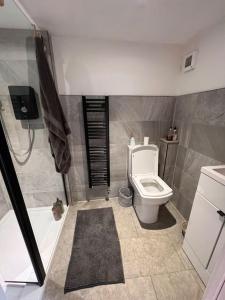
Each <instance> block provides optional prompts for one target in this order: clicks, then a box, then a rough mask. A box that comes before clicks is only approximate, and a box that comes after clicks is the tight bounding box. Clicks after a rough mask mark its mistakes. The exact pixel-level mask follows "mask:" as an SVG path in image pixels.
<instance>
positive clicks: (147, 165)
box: [131, 144, 159, 176]
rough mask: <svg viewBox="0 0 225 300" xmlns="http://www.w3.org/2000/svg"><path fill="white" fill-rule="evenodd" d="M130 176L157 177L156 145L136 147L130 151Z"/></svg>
mask: <svg viewBox="0 0 225 300" xmlns="http://www.w3.org/2000/svg"><path fill="white" fill-rule="evenodd" d="M131 155H132V163H131V165H132V174H133V175H138V174H152V175H155V176H157V175H158V155H159V149H158V147H157V146H156V145H153V144H152V145H138V146H135V147H134V148H133V149H132V153H131Z"/></svg>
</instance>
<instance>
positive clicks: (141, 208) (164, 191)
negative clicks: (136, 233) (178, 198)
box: [128, 144, 173, 224]
mask: <svg viewBox="0 0 225 300" xmlns="http://www.w3.org/2000/svg"><path fill="white" fill-rule="evenodd" d="M128 153H129V154H128V177H129V181H130V183H131V185H132V187H133V189H134V201H133V205H134V209H135V211H136V213H137V216H138V218H139V220H140V221H141V222H143V223H148V224H150V223H155V222H156V221H157V219H158V212H159V206H160V205H161V204H164V203H166V202H167V201H168V200H169V199H170V197H171V196H172V195H173V191H172V189H171V188H170V187H169V186H168V185H167V184H166V183H165V182H164V181H163V180H162V179H161V178H160V177H159V176H158V157H159V149H158V147H157V146H156V145H153V144H152V145H136V146H128Z"/></svg>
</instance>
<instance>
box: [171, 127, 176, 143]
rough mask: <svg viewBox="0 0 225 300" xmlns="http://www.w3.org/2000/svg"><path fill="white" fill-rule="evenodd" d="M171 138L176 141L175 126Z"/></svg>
mask: <svg viewBox="0 0 225 300" xmlns="http://www.w3.org/2000/svg"><path fill="white" fill-rule="evenodd" d="M172 140H173V141H176V140H177V128H176V127H174V129H173V137H172Z"/></svg>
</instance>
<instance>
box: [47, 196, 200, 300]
mask: <svg viewBox="0 0 225 300" xmlns="http://www.w3.org/2000/svg"><path fill="white" fill-rule="evenodd" d="M108 206H111V207H113V211H114V216H115V220H116V226H117V231H118V235H119V239H120V244H121V250H122V258H123V267H124V273H125V281H126V283H125V284H114V285H104V286H98V287H94V288H89V289H83V290H79V291H75V292H72V293H68V294H66V295H64V294H63V288H64V282H65V276H66V272H67V267H68V263H69V258H70V252H71V245H72V241H73V234H74V227H75V221H76V213H77V210H78V209H91V208H101V207H108ZM167 208H168V209H169V211H170V212H171V213H172V214H173V216H174V217H175V218H176V220H177V224H176V225H174V226H173V227H170V228H167V229H163V230H145V229H142V228H141V226H140V224H139V222H138V220H137V217H136V214H135V212H134V210H133V207H129V208H123V207H120V206H119V205H118V202H117V199H112V200H110V201H108V202H106V201H104V200H97V201H90V202H78V203H77V204H75V205H74V206H71V207H70V209H69V213H68V215H67V219H66V222H65V225H64V228H63V231H62V234H61V237H60V240H59V244H58V246H57V250H56V253H55V257H54V259H53V262H52V266H51V269H50V271H49V274H48V277H47V279H46V286H45V292H44V296H43V300H53V299H54V300H62V299H78V300H81V299H84V300H88V299H92V300H103V299H107V300H111V299H113V300H114V299H115V300H120V299H121V300H126V299H131V300H139V299H140V300H144V299H148V300H153V299H158V300H170V299H171V300H200V299H201V297H202V295H203V291H204V285H203V284H202V282H201V280H200V279H199V277H198V275H197V273H196V272H195V270H194V269H193V267H192V265H191V263H190V262H189V260H188V259H187V257H186V256H185V254H184V253H183V251H182V249H181V245H182V235H181V223H182V222H183V218H182V217H181V216H180V215H179V213H178V212H177V210H176V209H175V208H174V206H173V205H172V204H171V203H168V204H167Z"/></svg>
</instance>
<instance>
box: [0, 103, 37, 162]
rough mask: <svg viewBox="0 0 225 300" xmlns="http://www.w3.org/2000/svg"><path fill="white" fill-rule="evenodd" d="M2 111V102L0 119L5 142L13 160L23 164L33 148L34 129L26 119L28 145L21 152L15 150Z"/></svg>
mask: <svg viewBox="0 0 225 300" xmlns="http://www.w3.org/2000/svg"><path fill="white" fill-rule="evenodd" d="M2 111H3V109H2V104H1V103H0V118H1V121H2V127H3V130H4V133H5V137H6V140H7V143H8V147H9V150H10V151H11V153H12V155H13V157H14V159H15V161H16V162H17V163H18V164H19V165H21V166H23V165H25V164H26V163H27V161H28V160H29V158H30V156H31V153H32V148H33V144H34V138H35V132H34V129H31V128H30V122H29V120H27V127H28V147H27V150H26V151H25V152H23V153H19V152H16V151H15V150H14V149H13V145H12V142H11V139H10V137H9V133H8V130H7V127H6V124H5V121H4V117H3V115H2Z"/></svg>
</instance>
